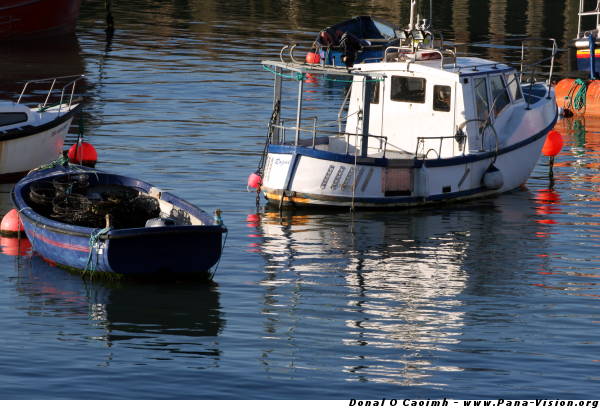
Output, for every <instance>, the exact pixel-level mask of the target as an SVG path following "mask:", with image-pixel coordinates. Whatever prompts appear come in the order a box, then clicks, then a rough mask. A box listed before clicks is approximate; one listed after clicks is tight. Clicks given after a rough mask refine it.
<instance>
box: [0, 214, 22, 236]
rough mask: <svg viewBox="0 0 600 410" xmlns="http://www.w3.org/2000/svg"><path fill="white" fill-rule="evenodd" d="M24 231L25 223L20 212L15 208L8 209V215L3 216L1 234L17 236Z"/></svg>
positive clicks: (0, 226) (0, 225)
mask: <svg viewBox="0 0 600 410" xmlns="http://www.w3.org/2000/svg"><path fill="white" fill-rule="evenodd" d="M23 231H24V229H23V224H22V223H21V218H20V217H19V213H18V212H17V210H16V209H14V208H13V209H11V210H10V211H8V213H7V214H6V215H4V218H2V223H1V224H0V234H2V235H3V236H17V235H18V234H19V233H20V232H23Z"/></svg>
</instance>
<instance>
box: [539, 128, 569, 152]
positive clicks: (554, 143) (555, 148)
mask: <svg viewBox="0 0 600 410" xmlns="http://www.w3.org/2000/svg"><path fill="white" fill-rule="evenodd" d="M563 144H564V143H563V138H562V135H560V133H559V132H558V131H555V130H552V131H550V132H549V133H548V135H547V136H546V142H544V146H543V147H542V154H544V155H545V156H547V157H555V156H556V155H558V153H559V152H560V150H561V149H562V147H563Z"/></svg>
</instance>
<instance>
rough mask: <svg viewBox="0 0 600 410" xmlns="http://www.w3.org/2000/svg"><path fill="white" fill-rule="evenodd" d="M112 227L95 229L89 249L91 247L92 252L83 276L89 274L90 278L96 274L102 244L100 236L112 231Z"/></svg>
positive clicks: (89, 254)
mask: <svg viewBox="0 0 600 410" xmlns="http://www.w3.org/2000/svg"><path fill="white" fill-rule="evenodd" d="M110 229H111V227H110V226H107V227H106V228H102V229H95V230H94V231H93V232H92V234H91V235H90V240H89V242H88V244H89V247H90V252H89V253H88V260H87V263H86V265H85V269H84V270H83V274H84V275H85V274H87V273H88V272H89V274H90V276H93V275H94V272H96V264H97V260H98V251H97V248H98V245H99V244H100V236H102V235H104V234H106V233H107V232H108V231H110ZM94 254H95V255H96V258H95V259H94V258H93V255H94Z"/></svg>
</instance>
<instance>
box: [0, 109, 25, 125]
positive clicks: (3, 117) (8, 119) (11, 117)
mask: <svg viewBox="0 0 600 410" xmlns="http://www.w3.org/2000/svg"><path fill="white" fill-rule="evenodd" d="M25 121H27V114H26V113H24V112H0V127H4V126H6V125H13V124H18V123H20V122H25Z"/></svg>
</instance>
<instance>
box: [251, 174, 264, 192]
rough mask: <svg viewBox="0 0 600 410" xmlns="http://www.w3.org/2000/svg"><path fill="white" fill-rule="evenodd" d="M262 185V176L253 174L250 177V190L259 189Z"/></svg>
mask: <svg viewBox="0 0 600 410" xmlns="http://www.w3.org/2000/svg"><path fill="white" fill-rule="evenodd" d="M261 185H262V178H261V177H260V175H258V174H255V173H252V174H250V175H248V186H249V187H250V188H254V189H258V188H259V187H260V186H261Z"/></svg>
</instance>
